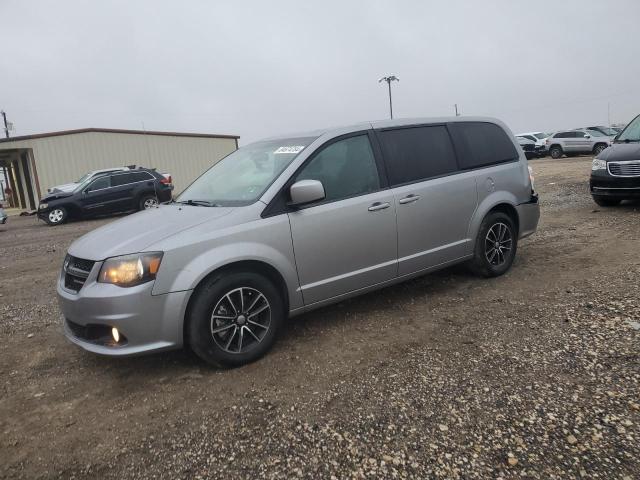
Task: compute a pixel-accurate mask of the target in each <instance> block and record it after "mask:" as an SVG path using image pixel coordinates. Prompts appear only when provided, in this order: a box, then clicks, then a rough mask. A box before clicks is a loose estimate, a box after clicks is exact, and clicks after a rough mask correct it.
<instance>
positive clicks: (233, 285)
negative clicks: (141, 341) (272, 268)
mask: <svg viewBox="0 0 640 480" xmlns="http://www.w3.org/2000/svg"><path fill="white" fill-rule="evenodd" d="M194 295H195V299H194V302H193V304H192V306H191V309H190V313H189V315H188V318H187V319H186V320H187V330H186V332H187V337H188V342H189V344H190V345H191V348H192V349H193V351H194V352H195V353H196V355H198V356H199V357H200V358H201V359H202V360H204V361H205V362H207V363H209V364H211V365H215V366H225V367H237V366H240V365H245V364H247V363H250V362H253V361H255V360H257V359H259V358H260V357H262V356H263V355H264V354H265V353H267V352H268V351H269V350H270V349H271V347H272V346H273V344H274V343H275V341H276V338H277V334H278V332H279V330H280V327H281V326H282V324H283V323H284V320H285V314H286V312H285V308H284V302H283V299H282V295H281V293H280V292H279V291H278V289H277V288H276V286H275V285H274V284H273V283H272V282H271V281H270V280H268V279H267V278H265V277H263V276H262V275H259V274H257V273H252V272H241V271H235V272H234V271H230V272H220V273H219V274H218V275H215V276H213V277H211V278H209V279H207V280H206V281H205V282H204V284H202V285H201V286H200V287H199V288H198V290H197V291H196V293H195V294H194Z"/></svg>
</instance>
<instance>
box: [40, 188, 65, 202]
mask: <svg viewBox="0 0 640 480" xmlns="http://www.w3.org/2000/svg"><path fill="white" fill-rule="evenodd" d="M71 195H73V192H62V191H59V190H56V191H53V192H51V193H49V194H47V195H45V196H44V197H42V198H41V199H40V203H47V202H50V201H51V200H58V199H59V198H66V197H70V196H71Z"/></svg>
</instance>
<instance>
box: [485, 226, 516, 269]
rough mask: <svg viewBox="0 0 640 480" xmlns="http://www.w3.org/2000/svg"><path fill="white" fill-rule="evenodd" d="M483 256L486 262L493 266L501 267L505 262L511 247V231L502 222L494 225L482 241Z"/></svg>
mask: <svg viewBox="0 0 640 480" xmlns="http://www.w3.org/2000/svg"><path fill="white" fill-rule="evenodd" d="M484 244H485V249H484V254H485V257H486V259H487V261H488V262H489V263H490V264H491V265H494V266H499V265H503V264H504V263H505V262H506V261H507V254H508V253H509V252H510V251H511V248H512V247H513V238H512V237H511V230H510V229H509V227H508V226H507V225H505V224H504V223H502V222H499V223H494V224H493V225H492V226H491V228H490V229H489V231H488V232H487V236H486V237H485V240H484Z"/></svg>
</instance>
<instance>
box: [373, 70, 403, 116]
mask: <svg viewBox="0 0 640 480" xmlns="http://www.w3.org/2000/svg"><path fill="white" fill-rule="evenodd" d="M399 81H400V79H399V78H398V77H396V76H395V75H389V76H388V77H382V78H381V79H380V80H378V83H382V82H387V86H388V87H389V113H390V114H391V118H392V119H393V102H392V101H391V82H399Z"/></svg>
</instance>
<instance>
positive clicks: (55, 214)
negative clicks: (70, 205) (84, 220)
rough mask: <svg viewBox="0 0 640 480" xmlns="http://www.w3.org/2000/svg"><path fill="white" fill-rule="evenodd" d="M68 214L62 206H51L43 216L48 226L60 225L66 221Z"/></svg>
mask: <svg viewBox="0 0 640 480" xmlns="http://www.w3.org/2000/svg"><path fill="white" fill-rule="evenodd" d="M68 216H69V214H68V213H67V209H66V208H64V207H55V208H52V209H51V211H50V212H49V213H47V216H46V217H45V221H46V222H47V224H48V225H50V226H55V225H60V224H61V223H64V222H66V221H67V218H68Z"/></svg>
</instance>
